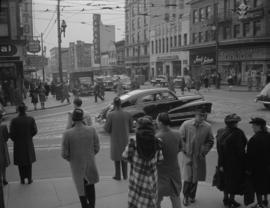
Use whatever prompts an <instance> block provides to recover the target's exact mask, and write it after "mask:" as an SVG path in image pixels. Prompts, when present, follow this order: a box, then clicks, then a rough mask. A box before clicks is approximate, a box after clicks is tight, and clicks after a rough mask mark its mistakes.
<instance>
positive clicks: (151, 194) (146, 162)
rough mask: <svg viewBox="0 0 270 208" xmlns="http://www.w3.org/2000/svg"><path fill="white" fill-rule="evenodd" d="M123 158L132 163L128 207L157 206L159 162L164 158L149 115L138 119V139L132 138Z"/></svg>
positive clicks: (145, 207)
mask: <svg viewBox="0 0 270 208" xmlns="http://www.w3.org/2000/svg"><path fill="white" fill-rule="evenodd" d="M123 159H125V160H127V161H128V162H129V163H130V164H131V170H130V177H129V193H128V208H156V207H157V198H158V185H157V184H158V176H157V164H158V163H159V162H160V161H162V160H163V155H162V152H161V145H160V141H158V140H157V139H156V137H155V131H154V125H153V123H152V121H151V119H149V118H148V117H143V118H139V119H138V127H137V130H136V141H135V140H134V139H131V140H130V143H129V144H128V146H127V147H126V149H125V151H124V153H123Z"/></svg>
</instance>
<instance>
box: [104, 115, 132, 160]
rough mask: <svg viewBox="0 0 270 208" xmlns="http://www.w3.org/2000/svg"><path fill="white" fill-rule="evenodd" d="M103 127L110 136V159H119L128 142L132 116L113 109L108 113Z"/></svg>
mask: <svg viewBox="0 0 270 208" xmlns="http://www.w3.org/2000/svg"><path fill="white" fill-rule="evenodd" d="M104 129H105V131H106V132H107V133H109V134H110V136H111V140H110V143H111V159H112V160H113V161H121V160H122V153H123V152H124V150H125V147H126V146H127V144H128V139H129V133H130V132H131V130H132V117H131V115H130V114H129V113H128V112H125V111H123V110H114V111H112V112H110V113H109V114H108V117H107V120H106V123H105V126H104Z"/></svg>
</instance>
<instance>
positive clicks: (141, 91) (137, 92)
mask: <svg viewBox="0 0 270 208" xmlns="http://www.w3.org/2000/svg"><path fill="white" fill-rule="evenodd" d="M168 91H169V90H168V89H166V88H152V89H139V90H133V91H131V92H128V93H127V94H124V95H122V96H121V97H120V98H121V100H126V99H129V98H131V97H137V96H138V95H142V94H148V93H155V92H168Z"/></svg>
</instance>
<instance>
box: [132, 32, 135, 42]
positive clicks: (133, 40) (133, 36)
mask: <svg viewBox="0 0 270 208" xmlns="http://www.w3.org/2000/svg"><path fill="white" fill-rule="evenodd" d="M132 43H135V35H134V34H132Z"/></svg>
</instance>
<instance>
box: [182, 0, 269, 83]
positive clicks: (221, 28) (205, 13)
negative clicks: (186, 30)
mask: <svg viewBox="0 0 270 208" xmlns="http://www.w3.org/2000/svg"><path fill="white" fill-rule="evenodd" d="M190 5H191V12H190V14H191V15H190V21H191V26H190V39H191V44H190V45H189V46H188V47H187V49H188V50H189V51H190V61H191V63H190V66H191V70H192V73H193V75H200V74H203V73H213V72H214V71H218V72H220V74H221V76H222V80H223V82H227V77H228V76H229V75H231V76H233V77H234V80H235V83H239V84H246V83H247V78H248V76H249V74H251V76H252V77H253V78H255V76H256V75H257V74H260V75H261V76H262V77H264V76H265V74H267V73H270V64H269V61H270V56H269V54H270V48H269V45H270V44H269V42H270V28H269V27H267V25H269V23H270V17H269V16H270V14H269V7H270V2H269V1H268V0H249V1H245V0H222V1H217V0H215V1H212V0H201V1H198V0H193V1H191V3H190Z"/></svg>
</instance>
